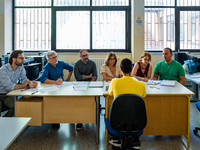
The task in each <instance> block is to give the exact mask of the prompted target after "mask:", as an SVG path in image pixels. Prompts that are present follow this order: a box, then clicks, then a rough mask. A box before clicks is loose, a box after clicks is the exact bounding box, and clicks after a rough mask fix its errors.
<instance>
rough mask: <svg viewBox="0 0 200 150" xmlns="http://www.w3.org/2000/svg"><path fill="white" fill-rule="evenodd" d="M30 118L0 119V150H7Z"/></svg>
mask: <svg viewBox="0 0 200 150" xmlns="http://www.w3.org/2000/svg"><path fill="white" fill-rule="evenodd" d="M30 120H31V118H14V117H0V149H2V150H3V149H7V148H8V147H9V146H10V145H11V144H12V142H13V141H14V140H15V139H16V138H17V137H18V136H19V134H20V133H21V132H22V131H23V129H24V128H25V127H26V125H27V124H28V123H29V122H30Z"/></svg>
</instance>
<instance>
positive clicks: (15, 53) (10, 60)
mask: <svg viewBox="0 0 200 150" xmlns="http://www.w3.org/2000/svg"><path fill="white" fill-rule="evenodd" d="M22 53H23V51H22V50H14V51H12V52H11V53H10V56H9V58H8V62H9V64H10V65H12V62H13V60H12V59H13V58H17V57H18V54H22Z"/></svg>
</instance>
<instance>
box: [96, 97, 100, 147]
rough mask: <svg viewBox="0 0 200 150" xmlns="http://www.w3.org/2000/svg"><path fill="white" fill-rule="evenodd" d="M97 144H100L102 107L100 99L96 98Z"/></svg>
mask: <svg viewBox="0 0 200 150" xmlns="http://www.w3.org/2000/svg"><path fill="white" fill-rule="evenodd" d="M95 99H96V108H97V109H96V110H97V111H96V123H97V125H96V144H99V127H100V111H99V107H100V97H99V96H96V97H95Z"/></svg>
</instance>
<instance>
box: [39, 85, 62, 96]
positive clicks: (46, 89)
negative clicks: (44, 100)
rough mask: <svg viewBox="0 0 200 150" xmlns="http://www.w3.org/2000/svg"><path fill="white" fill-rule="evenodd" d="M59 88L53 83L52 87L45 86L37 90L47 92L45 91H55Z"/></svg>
mask: <svg viewBox="0 0 200 150" xmlns="http://www.w3.org/2000/svg"><path fill="white" fill-rule="evenodd" d="M58 89H59V88H57V87H56V86H55V85H53V86H52V87H47V88H43V89H38V91H39V92H40V93H41V94H43V93H47V92H52V91H56V90H58Z"/></svg>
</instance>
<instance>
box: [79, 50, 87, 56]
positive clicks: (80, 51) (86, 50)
mask: <svg viewBox="0 0 200 150" xmlns="http://www.w3.org/2000/svg"><path fill="white" fill-rule="evenodd" d="M82 51H86V52H88V51H87V49H81V50H80V51H79V54H80V55H81V53H82Z"/></svg>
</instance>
